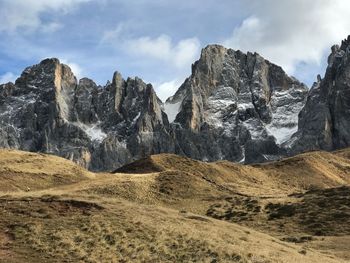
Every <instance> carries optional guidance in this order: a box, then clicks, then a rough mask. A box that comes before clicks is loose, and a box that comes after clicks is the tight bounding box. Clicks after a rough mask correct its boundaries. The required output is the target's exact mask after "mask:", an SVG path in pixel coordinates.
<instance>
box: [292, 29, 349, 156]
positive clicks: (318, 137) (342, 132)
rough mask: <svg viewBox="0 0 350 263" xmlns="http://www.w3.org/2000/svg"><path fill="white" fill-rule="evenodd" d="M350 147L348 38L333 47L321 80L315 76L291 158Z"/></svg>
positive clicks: (301, 115)
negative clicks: (307, 152)
mask: <svg viewBox="0 0 350 263" xmlns="http://www.w3.org/2000/svg"><path fill="white" fill-rule="evenodd" d="M349 145H350V36H349V37H348V38H347V39H346V40H344V41H342V43H341V45H340V46H338V45H335V46H333V47H332V53H331V54H330V55H329V57H328V67H327V70H326V73H325V76H324V78H323V79H322V78H321V77H320V76H318V79H317V82H315V83H314V85H313V87H312V88H311V90H310V92H309V95H308V98H307V102H306V105H305V107H304V108H303V110H302V111H301V113H300V116H299V129H298V132H297V133H296V134H295V135H294V136H293V139H292V154H295V153H298V152H301V151H309V150H315V149H323V150H335V149H340V148H344V147H348V146H349Z"/></svg>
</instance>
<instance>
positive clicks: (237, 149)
mask: <svg viewBox="0 0 350 263" xmlns="http://www.w3.org/2000/svg"><path fill="white" fill-rule="evenodd" d="M306 96H307V87H306V86H305V85H304V84H302V83H300V82H299V81H297V80H296V79H294V78H291V77H289V76H287V75H286V74H285V72H284V71H283V70H282V68H281V67H279V66H276V65H274V64H272V63H270V62H269V61H267V60H265V59H264V58H262V57H261V56H260V55H258V54H256V53H254V54H253V53H248V54H244V53H242V52H240V51H234V50H232V49H226V48H224V47H222V46H218V45H212V46H208V47H207V48H205V49H204V50H203V51H202V54H201V57H200V59H199V61H197V62H196V63H195V64H194V65H193V68H192V75H191V76H190V77H189V78H188V79H187V80H186V81H185V83H184V84H183V85H182V86H181V87H180V89H179V90H178V91H177V92H176V94H175V95H174V96H173V97H171V98H169V99H168V100H167V101H166V103H165V106H164V109H165V112H166V113H167V114H168V116H169V117H170V118H169V119H170V121H171V122H172V125H173V128H174V130H175V134H176V138H177V148H176V150H177V152H178V153H181V154H184V155H187V156H190V157H192V158H196V159H202V160H209V161H213V160H220V159H227V160H232V161H241V162H243V161H245V162H261V161H266V160H271V159H276V158H279V157H280V156H281V155H284V154H285V149H284V148H283V147H281V145H282V144H283V143H284V142H285V141H287V140H288V139H290V137H291V136H292V134H293V133H294V132H295V131H296V130H297V124H298V113H299V112H300V110H301V109H302V107H303V106H304V104H305V100H306Z"/></svg>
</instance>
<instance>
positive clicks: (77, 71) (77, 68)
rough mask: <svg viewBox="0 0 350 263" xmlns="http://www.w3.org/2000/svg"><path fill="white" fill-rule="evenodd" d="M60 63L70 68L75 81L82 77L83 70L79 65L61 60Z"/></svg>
mask: <svg viewBox="0 0 350 263" xmlns="http://www.w3.org/2000/svg"><path fill="white" fill-rule="evenodd" d="M61 63H63V64H66V65H67V66H68V67H70V69H71V70H72V72H73V74H74V75H75V76H76V77H77V79H80V78H81V77H82V74H83V72H84V70H83V68H82V67H81V66H80V65H78V64H77V63H74V62H72V61H69V60H67V59H61Z"/></svg>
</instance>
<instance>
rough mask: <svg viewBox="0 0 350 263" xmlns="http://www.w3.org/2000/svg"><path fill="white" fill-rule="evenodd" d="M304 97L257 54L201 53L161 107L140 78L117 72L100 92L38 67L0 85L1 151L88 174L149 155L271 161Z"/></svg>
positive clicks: (63, 72) (282, 151) (50, 66)
mask: <svg viewBox="0 0 350 263" xmlns="http://www.w3.org/2000/svg"><path fill="white" fill-rule="evenodd" d="M306 95H307V88H306V86H305V85H304V84H302V83H300V82H299V81H297V80H296V79H294V78H292V77H289V76H287V75H286V74H285V72H284V71H283V70H282V68H280V67H278V66H276V65H274V64H272V63H270V62H269V61H267V60H265V59H264V58H262V57H261V56H260V55H258V54H256V53H247V54H245V53H242V52H240V51H234V50H232V49H226V48H224V47H222V46H218V45H210V46H208V47H206V48H205V49H203V51H202V54H201V57H200V59H199V60H198V61H197V62H195V63H194V64H193V66H192V74H191V76H190V77H189V78H188V79H186V81H185V82H184V84H183V85H181V87H180V88H179V90H178V91H177V92H176V94H175V95H174V96H173V97H171V98H169V99H168V100H167V101H166V102H165V103H162V102H161V101H160V100H159V98H158V97H157V95H156V93H155V92H154V90H153V87H152V86H151V85H150V84H146V83H144V82H143V81H142V80H141V79H139V78H133V79H132V78H128V79H126V80H124V79H123V78H122V76H121V75H120V74H119V73H118V72H116V73H114V75H113V78H112V81H111V82H108V83H107V84H106V85H105V86H104V87H102V86H98V85H96V84H95V83H94V82H93V81H92V80H90V79H87V78H83V79H81V80H79V81H77V79H76V78H75V76H74V75H73V73H72V71H71V70H70V68H69V67H68V66H66V65H64V64H61V63H60V62H59V60H57V59H46V60H44V61H42V62H41V63H39V64H38V65H34V66H32V67H28V68H27V69H25V70H24V72H23V73H22V75H21V76H20V78H18V79H17V80H16V82H15V83H14V84H13V83H8V84H3V85H0V124H1V126H0V147H5V148H15V149H22V150H26V151H34V152H45V153H52V154H55V155H59V156H62V157H65V158H67V159H71V160H73V161H75V162H77V163H78V164H80V165H82V166H84V167H87V168H89V169H91V170H115V169H116V168H118V167H120V166H122V165H124V164H126V163H129V162H131V161H133V160H135V159H140V158H142V157H145V156H147V155H150V154H156V153H176V154H180V155H185V156H188V157H191V158H195V159H199V160H204V161H214V160H222V159H227V160H231V161H237V162H249V163H250V162H261V161H266V160H273V159H277V158H279V157H280V156H284V155H286V154H287V153H288V149H289V148H288V147H289V144H287V142H289V139H290V137H291V135H292V134H293V133H294V132H295V131H296V130H297V121H298V117H297V116H298V113H299V111H300V110H301V109H302V107H303V106H304V103H305V100H306ZM286 145H287V146H286Z"/></svg>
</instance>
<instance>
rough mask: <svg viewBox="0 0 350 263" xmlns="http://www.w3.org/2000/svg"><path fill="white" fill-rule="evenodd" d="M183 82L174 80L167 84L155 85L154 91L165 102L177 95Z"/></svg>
mask: <svg viewBox="0 0 350 263" xmlns="http://www.w3.org/2000/svg"><path fill="white" fill-rule="evenodd" d="M182 82H183V79H173V80H171V81H167V82H162V83H154V84H153V86H154V87H155V88H154V89H155V91H156V93H157V95H158V97H159V98H160V99H161V100H162V101H163V102H165V101H166V99H167V98H169V97H170V96H171V95H174V94H175V92H176V91H177V89H178V88H179V87H180V85H181V84H182Z"/></svg>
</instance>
